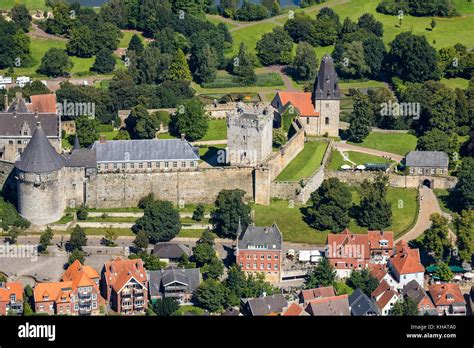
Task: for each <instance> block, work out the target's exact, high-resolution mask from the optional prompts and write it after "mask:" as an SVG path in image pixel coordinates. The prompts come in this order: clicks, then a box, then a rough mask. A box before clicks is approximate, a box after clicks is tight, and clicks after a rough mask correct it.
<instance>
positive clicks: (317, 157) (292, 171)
mask: <svg viewBox="0 0 474 348" xmlns="http://www.w3.org/2000/svg"><path fill="white" fill-rule="evenodd" d="M327 146H328V144H327V143H326V142H317V141H309V142H307V143H305V146H304V149H303V150H302V151H301V152H300V153H299V154H298V156H296V157H295V159H294V160H293V161H291V162H290V164H288V165H287V166H286V168H285V169H284V170H283V171H282V172H281V173H280V175H278V177H277V180H278V181H298V180H301V179H303V178H307V177H309V176H311V174H313V173H314V171H315V170H316V169H318V168H319V167H320V166H321V161H322V160H323V157H324V153H325V152H326V148H327Z"/></svg>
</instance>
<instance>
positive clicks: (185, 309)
mask: <svg viewBox="0 0 474 348" xmlns="http://www.w3.org/2000/svg"><path fill="white" fill-rule="evenodd" d="M186 313H192V314H194V315H203V314H204V313H205V311H204V309H202V308H199V307H194V306H188V305H186V306H179V308H178V310H177V311H176V312H174V313H173V314H172V315H173V316H175V315H185V314H186Z"/></svg>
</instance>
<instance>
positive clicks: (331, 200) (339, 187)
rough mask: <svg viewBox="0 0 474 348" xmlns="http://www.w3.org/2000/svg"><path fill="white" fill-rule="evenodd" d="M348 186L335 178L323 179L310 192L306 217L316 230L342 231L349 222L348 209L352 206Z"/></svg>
mask: <svg viewBox="0 0 474 348" xmlns="http://www.w3.org/2000/svg"><path fill="white" fill-rule="evenodd" d="M351 201H352V200H351V193H350V190H349V187H348V186H347V185H346V184H344V183H342V182H340V181H339V179H337V178H329V179H326V180H324V181H323V183H322V184H321V186H320V187H319V188H318V189H317V190H316V191H314V192H313V193H311V197H310V199H309V202H310V203H311V206H310V207H308V208H307V213H306V218H307V220H308V222H309V224H310V225H311V226H312V227H314V228H316V229H318V230H331V231H333V232H340V231H342V230H343V229H344V228H345V227H347V225H348V224H349V221H350V217H349V210H350V208H351V206H352V203H351Z"/></svg>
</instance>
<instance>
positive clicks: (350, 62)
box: [335, 41, 371, 79]
mask: <svg viewBox="0 0 474 348" xmlns="http://www.w3.org/2000/svg"><path fill="white" fill-rule="evenodd" d="M339 47H341V46H339ZM335 60H336V70H337V72H338V74H339V75H341V76H343V77H346V78H353V79H358V78H361V77H364V76H369V75H370V73H371V70H370V66H369V65H368V63H367V62H366V59H365V52H364V46H363V44H362V42H360V41H354V42H346V43H343V44H342V48H341V49H340V53H339V52H338V53H337V54H336V57H335Z"/></svg>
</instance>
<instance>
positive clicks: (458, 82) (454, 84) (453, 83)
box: [441, 5, 474, 89]
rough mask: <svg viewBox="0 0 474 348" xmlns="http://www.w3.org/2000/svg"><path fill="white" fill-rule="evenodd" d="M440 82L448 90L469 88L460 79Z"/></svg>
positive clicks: (466, 83) (465, 81)
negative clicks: (448, 88)
mask: <svg viewBox="0 0 474 348" xmlns="http://www.w3.org/2000/svg"><path fill="white" fill-rule="evenodd" d="M473 6H474V5H473ZM441 82H442V83H443V84H445V85H446V86H448V87H450V88H461V89H467V87H468V86H469V80H467V79H463V78H460V77H456V78H452V79H441Z"/></svg>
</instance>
